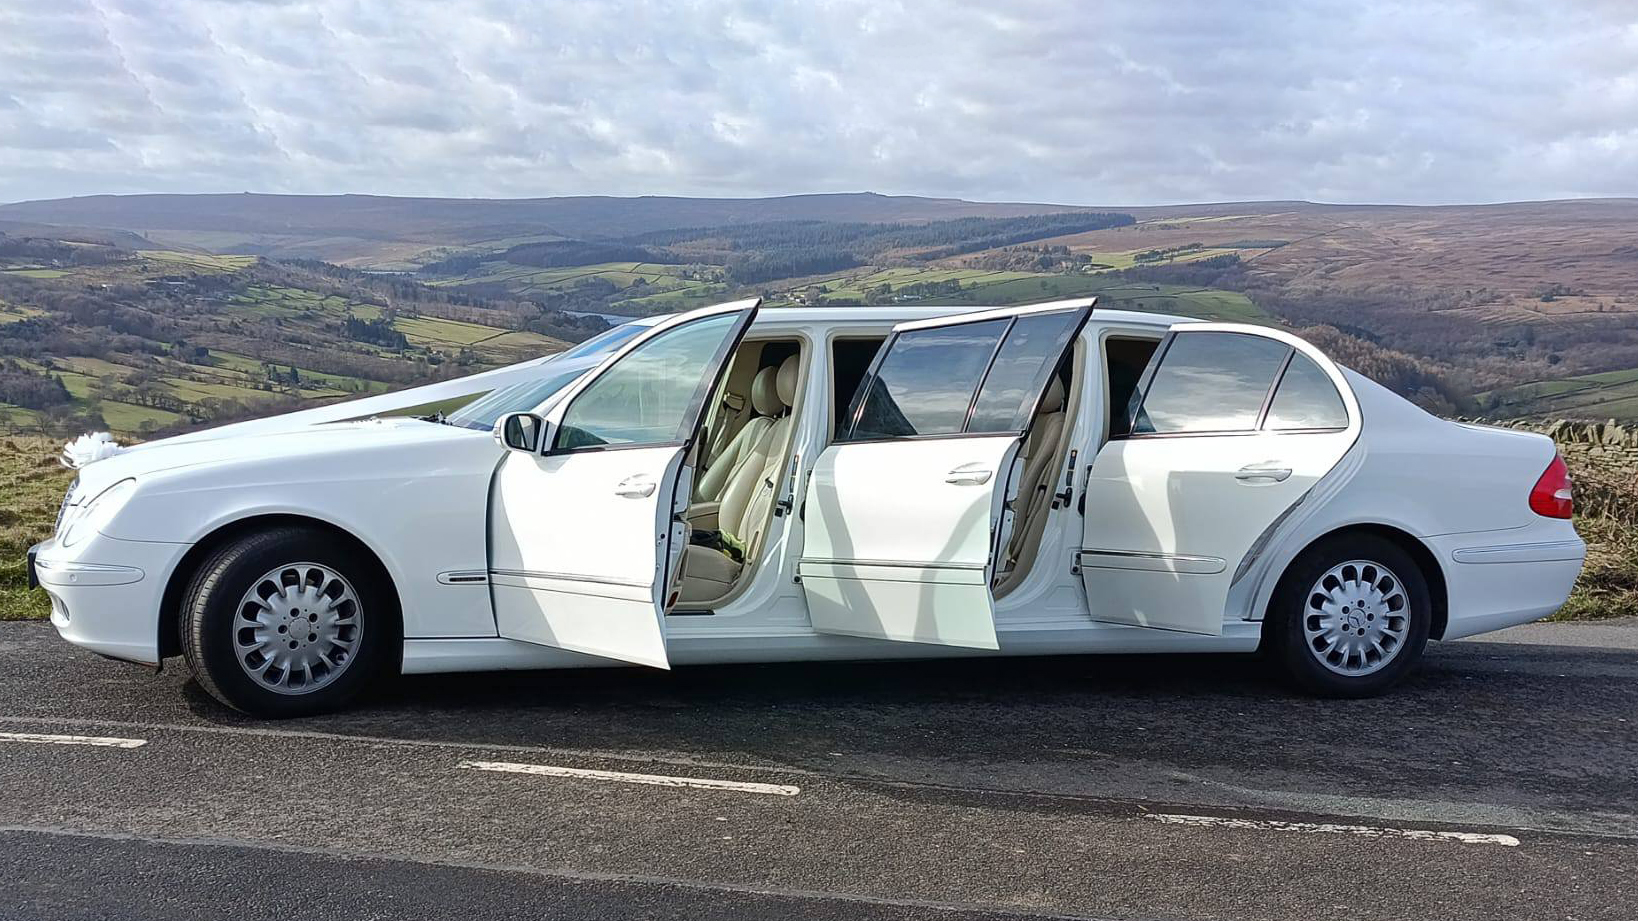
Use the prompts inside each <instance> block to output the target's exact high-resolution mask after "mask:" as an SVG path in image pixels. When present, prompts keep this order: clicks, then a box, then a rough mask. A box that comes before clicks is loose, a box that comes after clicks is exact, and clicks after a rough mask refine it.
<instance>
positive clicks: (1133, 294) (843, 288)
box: [796, 268, 1273, 323]
mask: <svg viewBox="0 0 1638 921" xmlns="http://www.w3.org/2000/svg"><path fill="white" fill-rule="evenodd" d="M952 281H953V282H956V283H958V284H960V286H961V288H960V291H959V292H957V293H954V294H948V293H939V294H928V295H919V294H917V293H915V292H914V291H906V292H904V293H903V294H900V293H897V292H899V291H900V290H901V289H904V288H906V287H907V286H910V285H925V284H932V283H938V282H952ZM884 285H885V286H887V288H888V289H889V291H888V293H887V294H886V296H885V297H883V296H882V295H880V294H878V295H877V300H876V303H891V304H927V305H935V304H951V305H961V306H1005V305H1008V304H1022V303H1028V302H1030V301H1040V300H1051V299H1054V298H1068V297H1085V296H1088V295H1096V296H1097V297H1098V303H1099V305H1100V306H1102V307H1104V308H1107V309H1119V310H1141V311H1145V312H1148V313H1174V314H1178V315H1180V316H1187V317H1195V318H1199V319H1207V320H1229V321H1235V322H1244V323H1270V322H1273V321H1272V319H1271V318H1270V317H1269V316H1268V314H1266V313H1265V312H1263V310H1261V309H1260V308H1259V307H1257V305H1256V304H1253V303H1252V302H1251V300H1250V299H1249V298H1247V297H1246V296H1245V295H1244V294H1240V293H1238V292H1234V291H1221V290H1216V289H1211V288H1187V287H1183V286H1180V285H1155V284H1142V283H1134V282H1125V281H1121V280H1119V279H1115V278H1110V277H1106V276H1102V275H1099V274H1096V273H1091V274H1045V273H1037V272H992V271H983V270H979V269H946V268H927V269H921V268H888V269H879V270H877V269H866V270H861V271H859V272H857V273H852V274H841V275H835V276H831V277H827V278H821V279H817V280H814V281H812V282H811V283H810V284H808V285H806V286H803V287H801V288H798V289H797V291H796V297H797V299H798V300H801V301H804V302H807V303H813V304H819V305H825V304H845V303H862V302H865V301H866V299H867V297H869V295H870V294H871V292H880V291H881V290H882V286H884Z"/></svg>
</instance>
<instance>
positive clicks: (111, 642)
mask: <svg viewBox="0 0 1638 921" xmlns="http://www.w3.org/2000/svg"><path fill="white" fill-rule="evenodd" d="M187 549H188V545H186V544H168V543H158V542H153V541H132V540H116V539H114V538H111V537H107V536H105V535H102V534H98V535H96V536H94V537H92V538H90V539H88V540H86V541H85V542H84V543H83V544H80V545H77V546H75V547H73V548H72V549H69V548H65V547H60V546H58V545H57V544H56V543H55V541H45V542H44V543H40V544H36V545H35V546H33V547H31V548H29V554H28V558H29V563H28V566H29V582H30V584H37V585H38V586H39V587H41V588H43V589H45V591H46V594H47V595H49V596H50V597H51V624H52V626H54V627H56V628H57V633H58V634H60V635H61V636H62V638H63V639H65V640H67V641H69V642H70V643H73V644H74V645H76V646H81V647H83V648H85V649H89V650H91V651H92V652H95V653H98V654H100V655H105V656H110V657H112V658H115V659H125V660H127V661H130V662H140V663H142V664H145V665H157V664H158V663H159V608H160V600H161V598H162V596H163V595H164V591H165V581H166V580H167V579H168V578H169V577H170V573H171V572H172V571H173V570H174V569H175V567H176V564H177V563H178V562H180V561H181V559H182V555H183V554H184V553H186V552H187Z"/></svg>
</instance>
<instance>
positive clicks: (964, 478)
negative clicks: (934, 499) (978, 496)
mask: <svg viewBox="0 0 1638 921" xmlns="http://www.w3.org/2000/svg"><path fill="white" fill-rule="evenodd" d="M992 473H993V471H990V470H985V469H984V466H983V465H982V464H976V463H973V464H962V465H961V466H959V467H957V468H955V469H954V470H951V471H950V472H949V473H947V474H945V475H944V482H946V483H951V484H953V485H956V486H983V485H984V484H985V483H988V482H989V481H990V476H991V474H992Z"/></svg>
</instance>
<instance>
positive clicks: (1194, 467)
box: [1080, 323, 1359, 635]
mask: <svg viewBox="0 0 1638 921" xmlns="http://www.w3.org/2000/svg"><path fill="white" fill-rule="evenodd" d="M1126 423H1127V424H1126V425H1125V426H1124V428H1126V429H1127V430H1128V431H1127V432H1126V433H1124V434H1121V435H1118V436H1116V437H1113V438H1111V439H1110V440H1109V442H1108V443H1107V444H1105V445H1104V446H1103V447H1102V448H1101V449H1100V450H1099V451H1098V456H1097V458H1096V460H1095V461H1094V463H1093V465H1092V470H1091V473H1090V474H1089V476H1088V477H1087V484H1086V492H1085V501H1086V520H1085V525H1084V529H1085V530H1084V533H1083V542H1082V547H1083V549H1082V550H1081V553H1080V568H1081V576H1082V579H1083V580H1084V581H1085V584H1086V595H1087V602H1088V604H1089V606H1090V608H1091V611H1092V617H1093V619H1094V620H1099V621H1104V622H1108V623H1117V624H1130V625H1133V626H1139V627H1155V628H1159V629H1165V630H1180V631H1184V632H1188V633H1203V634H1212V635H1216V634H1220V633H1222V632H1223V619H1224V614H1225V608H1226V607H1227V603H1228V594H1229V590H1230V589H1231V588H1232V587H1233V585H1234V582H1235V580H1237V579H1239V578H1240V577H1241V576H1242V575H1244V574H1245V573H1246V572H1248V571H1249V570H1250V568H1251V564H1252V562H1253V561H1254V559H1255V557H1256V555H1257V553H1258V552H1260V550H1261V548H1262V547H1264V546H1266V545H1267V543H1268V539H1269V537H1270V536H1271V534H1272V532H1273V529H1274V528H1275V527H1277V525H1278V524H1279V522H1280V521H1282V520H1284V518H1285V516H1287V515H1288V514H1290V513H1291V512H1292V511H1293V510H1294V509H1295V508H1296V507H1297V505H1298V504H1299V503H1301V502H1302V501H1303V499H1304V497H1306V496H1307V494H1308V491H1309V490H1310V489H1311V488H1313V486H1314V484H1315V483H1317V482H1318V481H1319V480H1320V478H1321V477H1323V476H1325V475H1326V474H1327V473H1329V472H1330V471H1331V468H1333V467H1335V466H1336V465H1337V462H1338V461H1340V460H1341V459H1342V457H1343V455H1344V454H1346V453H1347V451H1348V449H1349V448H1350V447H1351V446H1352V445H1353V443H1354V441H1355V440H1356V439H1357V438H1358V436H1359V408H1358V404H1357V403H1356V402H1355V400H1354V395H1353V391H1352V390H1350V389H1349V387H1348V384H1347V381H1346V380H1344V379H1343V377H1342V373H1341V372H1340V371H1339V370H1338V369H1337V367H1336V366H1335V365H1334V364H1332V363H1331V361H1330V360H1329V359H1327V358H1326V357H1325V356H1324V355H1323V354H1321V353H1320V352H1319V350H1317V349H1315V348H1314V347H1313V346H1311V345H1308V344H1307V343H1305V342H1303V341H1302V340H1300V339H1298V338H1296V337H1295V336H1290V335H1287V334H1285V333H1282V332H1278V331H1276V330H1271V329H1266V328H1264V327H1260V326H1243V325H1237V324H1227V323H1190V324H1178V325H1177V326H1174V327H1172V331H1171V333H1170V334H1169V335H1168V336H1167V339H1166V341H1165V342H1163V343H1162V344H1161V346H1160V348H1159V349H1157V350H1156V352H1155V356H1154V358H1153V359H1151V360H1150V363H1149V368H1148V369H1147V370H1146V371H1145V372H1144V377H1143V380H1142V381H1141V382H1140V384H1139V386H1138V391H1137V393H1136V394H1134V396H1133V406H1132V407H1130V408H1129V413H1128V418H1127V420H1126Z"/></svg>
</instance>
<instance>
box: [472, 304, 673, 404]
mask: <svg viewBox="0 0 1638 921" xmlns="http://www.w3.org/2000/svg"><path fill="white" fill-rule="evenodd" d="M648 328H649V327H647V326H643V325H641V324H638V323H626V324H624V325H621V326H616V327H614V328H613V329H610V330H605V331H604V332H601V333H598V334H597V335H595V336H593V337H592V338H590V339H587V340H586V341H585V342H582V343H580V344H579V345H577V346H575V347H574V348H572V349H569V350H568V351H565V352H559V353H558V354H556V355H553V356H552V357H551V359H550V360H548V361H546V362H545V363H543V364H542V365H541V366H540V376H539V377H536V378H532V379H530V380H526V381H519V382H518V383H516V384H512V385H510V386H507V387H502V388H500V389H499V390H494V391H491V392H489V393H488V394H486V395H484V396H483V397H480V398H478V399H476V400H473V401H472V402H471V403H468V404H466V405H465V406H462V407H461V408H460V409H457V410H455V411H454V412H452V413H450V414H449V415H448V416H445V417H444V421H445V422H448V423H449V424H450V425H459V426H461V427H463V428H469V429H479V430H482V431H488V430H489V429H492V428H494V427H495V421H496V420H497V419H499V418H500V417H501V416H504V415H506V414H507V413H520V412H527V411H528V410H531V409H534V408H535V407H536V406H539V405H540V404H541V403H542V402H543V401H545V399H546V398H547V397H549V396H551V395H552V394H554V393H557V392H558V391H559V390H562V389H563V388H564V387H567V386H568V385H569V384H571V383H573V382H574V380H575V379H576V378H578V377H579V376H580V375H582V374H584V373H586V371H588V370H590V367H589V366H588V365H587V364H586V363H585V362H581V361H576V362H573V363H572V364H573V367H570V368H562V369H561V370H560V369H559V363H560V362H562V360H563V359H565V358H569V359H573V358H584V357H587V356H593V355H597V354H600V353H602V354H606V353H609V352H612V351H614V350H615V349H617V348H619V347H620V346H621V345H623V344H624V343H625V341H626V340H627V339H630V338H631V337H633V336H635V335H637V334H638V333H640V332H642V331H643V330H645V329H648Z"/></svg>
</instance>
